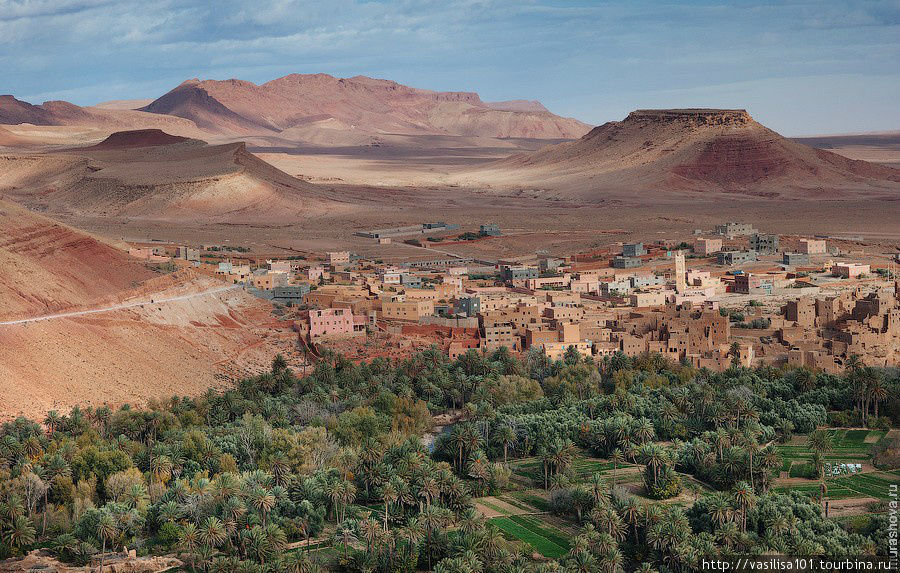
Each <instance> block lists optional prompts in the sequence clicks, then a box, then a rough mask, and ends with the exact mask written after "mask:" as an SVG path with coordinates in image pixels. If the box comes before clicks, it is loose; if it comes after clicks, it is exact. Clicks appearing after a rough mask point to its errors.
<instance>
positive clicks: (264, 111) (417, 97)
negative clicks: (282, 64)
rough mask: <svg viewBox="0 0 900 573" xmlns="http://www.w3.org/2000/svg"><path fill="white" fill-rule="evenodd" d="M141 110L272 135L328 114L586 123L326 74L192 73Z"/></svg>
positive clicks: (509, 132) (438, 127)
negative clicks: (258, 77)
mask: <svg viewBox="0 0 900 573" xmlns="http://www.w3.org/2000/svg"><path fill="white" fill-rule="evenodd" d="M141 109H142V110H143V111H148V112H152V113H157V114H166V115H173V116H178V117H182V118H185V119H189V120H191V121H192V122H194V123H195V124H196V125H198V126H200V127H201V128H203V129H206V130H210V131H214V132H217V133H225V134H250V133H261V132H268V133H272V134H274V133H280V132H284V131H286V130H291V129H292V128H297V127H302V126H306V125H309V124H311V123H316V122H323V121H329V120H333V121H335V122H337V123H338V124H339V125H341V126H342V127H343V128H344V129H346V130H355V131H361V132H368V133H392V134H411V135H448V134H449V135H464V136H483V137H520V138H540V139H572V138H575V137H580V136H581V135H583V134H584V133H586V132H587V130H588V129H589V126H587V125H585V124H583V123H581V122H579V121H577V120H574V119H569V118H562V117H559V116H556V115H553V114H552V113H550V112H548V111H547V110H546V109H545V108H544V107H543V106H541V105H540V104H537V103H536V102H500V103H498V104H489V103H485V102H483V101H481V98H479V97H478V94H475V93H468V92H434V91H428V90H420V89H416V88H411V87H407V86H404V85H401V84H398V83H396V82H392V81H387V80H378V79H372V78H367V77H363V76H357V77H353V78H336V77H333V76H330V75H327V74H291V75H288V76H284V77H282V78H278V79H276V80H272V81H270V82H267V83H264V84H262V85H256V84H254V83H251V82H247V81H242V80H227V81H215V80H203V81H200V80H198V79H193V80H188V81H186V82H184V83H182V84H181V85H179V86H178V87H176V88H175V89H173V90H172V91H170V92H169V93H167V94H165V95H163V96H162V97H160V98H159V99H157V100H156V101H154V102H152V103H151V104H149V105H148V106H146V107H144V108H141Z"/></svg>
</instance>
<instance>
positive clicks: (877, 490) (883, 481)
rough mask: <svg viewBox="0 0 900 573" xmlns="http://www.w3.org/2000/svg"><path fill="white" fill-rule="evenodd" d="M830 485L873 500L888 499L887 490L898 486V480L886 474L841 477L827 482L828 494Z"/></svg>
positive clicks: (899, 480) (899, 481)
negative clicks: (894, 485)
mask: <svg viewBox="0 0 900 573" xmlns="http://www.w3.org/2000/svg"><path fill="white" fill-rule="evenodd" d="M831 483H836V484H838V485H839V486H841V487H846V488H847V489H851V490H853V491H855V492H857V493H858V494H860V495H863V496H866V497H874V498H875V499H889V498H890V495H889V490H890V486H891V485H892V484H900V478H898V477H896V476H892V475H891V474H887V473H875V474H856V475H851V476H842V477H839V478H834V479H832V480H829V486H828V487H829V492H830V490H831Z"/></svg>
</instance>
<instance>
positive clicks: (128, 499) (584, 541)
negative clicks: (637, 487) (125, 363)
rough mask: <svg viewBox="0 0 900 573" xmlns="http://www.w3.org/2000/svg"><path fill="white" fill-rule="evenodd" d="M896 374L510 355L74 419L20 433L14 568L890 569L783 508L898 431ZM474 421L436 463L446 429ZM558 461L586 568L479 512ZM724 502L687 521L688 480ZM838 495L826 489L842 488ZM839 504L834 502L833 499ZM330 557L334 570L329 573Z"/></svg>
mask: <svg viewBox="0 0 900 573" xmlns="http://www.w3.org/2000/svg"><path fill="white" fill-rule="evenodd" d="M898 386H900V381H898V376H897V373H896V372H895V371H886V370H878V369H873V368H867V367H864V366H863V365H861V364H859V363H858V362H857V361H853V362H852V363H851V364H850V365H849V366H848V368H847V370H846V372H845V373H844V374H843V375H842V376H834V375H829V374H824V373H813V372H811V371H809V370H805V369H778V368H773V367H760V368H757V369H746V368H741V367H739V366H737V365H735V366H734V367H732V368H731V369H729V370H728V371H725V372H722V373H713V372H710V371H706V370H696V369H694V368H691V367H690V366H688V365H684V364H677V363H672V362H669V361H667V360H666V359H664V358H663V357H661V356H659V355H644V356H640V357H637V358H628V357H626V356H624V355H615V356H612V357H607V358H605V359H604V360H603V361H601V362H599V363H595V362H593V361H590V360H585V359H582V358H580V357H579V356H578V355H577V354H576V353H574V352H570V353H567V354H566V356H565V358H564V359H563V360H561V361H557V362H552V361H550V360H548V359H547V358H546V356H544V355H543V354H541V353H537V352H531V353H529V354H527V355H525V356H524V357H522V358H517V357H515V356H513V355H511V354H510V353H509V352H507V351H506V350H505V349H501V350H499V351H497V352H494V353H493V354H481V353H477V352H475V351H470V352H469V353H467V354H465V355H463V356H462V357H460V358H459V359H458V360H456V361H450V360H448V359H447V357H445V356H444V355H442V354H441V353H440V352H438V351H437V350H428V351H425V352H422V353H420V354H417V355H415V356H414V357H412V358H409V359H407V360H404V361H400V362H393V363H392V362H389V361H386V360H381V359H376V360H373V361H372V362H370V363H363V364H354V363H351V362H349V361H347V360H345V359H343V358H342V357H341V356H337V355H326V356H325V357H324V358H323V359H322V360H321V361H320V362H318V364H317V365H316V367H315V369H314V371H312V372H311V373H310V374H309V375H308V376H305V377H297V376H296V375H295V374H294V373H293V372H292V371H291V370H290V369H288V368H287V367H286V364H285V362H284V360H283V359H282V358H280V357H277V358H276V359H275V360H274V361H273V364H272V369H271V372H269V373H266V374H264V375H260V376H257V377H254V378H249V379H245V380H242V381H240V382H239V383H238V384H237V385H236V386H235V387H234V388H232V389H229V390H226V391H223V392H216V391H209V392H207V393H206V394H205V395H203V396H201V397H197V398H172V399H171V400H168V401H166V402H164V403H153V404H150V405H149V406H148V407H147V408H142V409H136V408H130V407H127V406H126V407H122V408H120V409H118V410H116V411H113V410H111V409H110V408H107V407H101V408H97V409H91V408H86V409H80V408H74V409H73V410H72V411H71V412H69V413H68V414H67V415H59V414H57V413H55V412H50V413H49V414H48V415H47V417H46V419H45V420H43V423H42V424H38V423H35V422H33V421H30V420H27V419H24V418H19V419H17V420H15V421H13V422H9V423H6V424H4V425H3V427H2V431H0V531H2V542H0V556H2V557H9V556H16V555H21V554H24V553H25V552H27V551H29V550H30V549H33V548H45V549H48V550H49V551H50V552H52V553H53V554H54V555H55V556H56V557H57V558H59V559H60V560H62V561H65V562H70V563H75V564H84V563H88V562H94V563H99V564H100V565H101V566H102V565H103V563H104V562H105V560H106V557H107V554H108V553H109V552H112V551H118V550H120V549H121V548H122V547H123V546H127V547H129V548H133V549H136V550H137V551H138V553H139V554H142V555H144V554H173V553H174V554H177V555H179V556H180V557H181V559H182V560H183V561H184V562H185V567H186V568H189V569H191V570H202V571H248V572H251V571H316V570H322V569H323V568H324V569H326V570H340V571H383V572H386V571H416V570H434V571H439V572H444V573H449V572H460V573H476V572H482V571H483V572H505V571H509V572H513V571H535V572H537V571H573V572H576V571H577V572H589V571H609V572H615V571H633V570H638V571H651V570H657V571H661V572H665V571H687V570H692V569H695V568H696V567H697V566H698V563H699V559H701V558H703V557H707V558H708V557H713V556H722V555H731V554H737V553H740V554H748V553H750V554H754V553H762V552H772V551H777V552H783V553H790V554H798V555H844V554H860V553H871V554H886V552H887V550H888V549H887V545H886V543H887V539H888V536H887V534H886V529H887V527H888V525H887V518H886V517H882V516H878V515H873V516H871V517H870V518H868V519H867V520H865V522H864V523H862V524H856V525H855V526H854V527H849V526H842V525H840V524H838V523H837V522H836V521H834V520H829V519H827V518H825V517H824V515H823V508H822V506H821V504H820V502H819V501H818V500H817V499H815V498H814V497H810V496H808V495H804V494H801V493H799V492H791V493H778V492H775V491H773V489H772V480H773V476H774V475H776V474H777V470H778V468H780V466H781V459H780V456H779V454H778V452H777V451H776V448H775V444H777V443H779V442H784V441H787V440H790V439H791V438H792V436H793V435H794V434H805V435H808V441H809V443H810V447H811V449H812V451H814V459H813V460H811V462H812V463H814V464H815V466H816V469H817V471H818V472H821V467H822V464H823V459H824V454H825V453H826V452H827V450H828V448H829V443H828V441H829V440H828V435H827V433H826V432H824V430H822V429H821V428H823V427H826V426H828V425H829V424H831V425H861V424H868V425H869V426H870V427H874V426H881V427H891V426H892V425H893V424H895V423H896V421H897V419H898V416H900V400H898V395H900V393H898V392H897V390H898ZM445 412H454V413H455V414H456V418H457V419H458V420H459V421H458V422H457V423H455V424H453V425H452V427H451V428H449V429H448V430H447V431H445V432H443V433H441V434H440V435H438V436H437V438H436V439H435V440H434V443H433V444H430V446H428V447H427V446H426V445H425V443H424V442H423V440H422V439H421V437H422V436H423V434H425V433H426V432H428V431H429V430H430V429H431V428H432V415H433V414H438V413H445ZM585 455H589V456H594V457H599V458H604V459H607V460H609V461H610V462H611V463H612V464H613V466H619V465H622V464H638V465H640V466H641V467H642V470H641V471H642V475H643V482H644V487H645V491H646V495H645V498H646V499H645V498H639V497H636V496H635V495H633V494H631V493H629V492H628V491H627V490H626V489H624V488H622V487H621V486H620V484H617V483H616V478H615V476H616V473H615V472H613V473H612V474H611V477H605V476H602V475H600V474H594V475H591V476H589V477H588V478H587V479H578V476H577V475H576V474H575V471H574V469H573V467H574V461H575V460H576V459H578V458H579V457H580V456H585ZM520 458H533V459H535V460H537V461H538V467H539V477H538V479H537V482H538V486H539V487H540V488H543V489H545V490H546V491H547V493H546V499H547V500H548V505H549V509H550V510H551V511H553V512H554V513H556V514H558V515H560V516H562V517H564V518H565V519H567V520H571V522H573V523H575V524H577V526H578V527H579V528H580V530H579V533H578V534H577V535H576V536H575V537H574V538H573V539H572V540H571V541H572V542H571V548H570V549H569V551H568V553H566V554H565V555H563V556H562V557H560V558H559V559H557V560H552V559H537V556H536V555H533V554H532V550H531V548H529V547H528V546H526V545H524V544H523V543H521V542H519V541H516V540H514V539H512V538H511V537H507V536H504V535H503V533H502V532H501V531H500V530H499V529H498V528H497V527H495V526H494V525H493V524H492V523H490V522H489V521H486V520H485V519H484V518H483V517H481V515H480V514H479V513H478V512H476V511H475V509H474V503H473V499H474V498H476V497H479V496H483V495H490V494H497V493H500V492H503V491H505V490H508V489H511V488H516V487H520V486H519V485H517V484H514V483H512V482H511V480H510V476H511V470H510V463H511V462H513V461H514V460H516V459H520ZM688 476H690V477H691V479H692V480H694V481H696V482H698V483H703V484H706V485H707V486H708V488H707V489H705V490H704V492H703V493H702V495H701V493H699V492H698V493H697V495H696V496H695V497H694V499H693V501H692V502H690V503H682V504H677V505H663V504H660V503H655V502H653V501H652V500H664V499H668V498H672V497H674V496H678V495H679V494H682V493H683V489H684V487H685V478H686V477H688ZM822 477H824V476H822ZM823 484H824V481H823ZM323 547H327V548H328V549H329V550H322V548H323Z"/></svg>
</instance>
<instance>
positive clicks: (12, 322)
mask: <svg viewBox="0 0 900 573" xmlns="http://www.w3.org/2000/svg"><path fill="white" fill-rule="evenodd" d="M239 288H242V287H241V286H239V285H232V286H227V287H219V288H214V289H209V290H205V291H202V292H195V293H191V294H183V295H179V296H171V297H167V298H160V299H155V298H154V299H150V300H142V301H138V302H128V303H123V304H117V305H114V306H108V307H104V308H95V309H90V310H78V311H73V312H61V313H58V314H47V315H44V316H36V317H32V318H21V319H19V320H7V321H5V322H0V326H14V325H17V324H26V323H29V322H40V321H42V320H53V319H56V318H72V317H76V316H85V315H88V314H99V313H103V312H112V311H114V310H122V309H126V308H135V307H139V306H144V305H147V304H162V303H166V302H174V301H178V300H187V299H191V298H197V297H201V296H207V295H211V294H218V293H220V292H225V291H229V290H234V289H239Z"/></svg>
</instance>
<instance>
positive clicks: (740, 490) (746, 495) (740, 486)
mask: <svg viewBox="0 0 900 573" xmlns="http://www.w3.org/2000/svg"><path fill="white" fill-rule="evenodd" d="M732 495H733V496H734V501H735V502H736V503H737V504H738V506H739V507H740V508H741V531H747V510H748V509H750V507H751V506H752V505H753V503H754V502H755V500H756V496H755V495H753V488H751V487H750V484H748V483H747V482H745V481H739V482H737V483H736V484H734V489H733V490H732Z"/></svg>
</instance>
